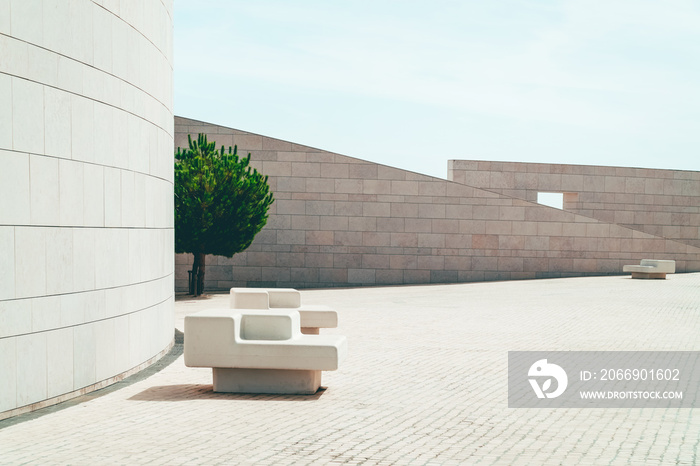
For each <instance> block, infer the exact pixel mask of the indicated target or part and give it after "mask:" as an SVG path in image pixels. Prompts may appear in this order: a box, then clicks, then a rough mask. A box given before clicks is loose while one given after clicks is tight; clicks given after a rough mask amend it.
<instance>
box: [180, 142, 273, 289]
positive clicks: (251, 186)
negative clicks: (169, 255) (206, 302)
mask: <svg viewBox="0 0 700 466" xmlns="http://www.w3.org/2000/svg"><path fill="white" fill-rule="evenodd" d="M188 140H189V148H188V149H184V150H180V149H179V148H178V150H177V152H176V154H175V251H176V252H178V253H193V254H194V256H195V260H194V265H193V270H192V281H193V280H194V278H195V276H196V277H197V286H196V287H195V289H194V290H192V283H191V285H190V292H193V291H194V294H195V295H199V294H201V293H202V291H203V285H204V265H205V264H204V258H205V255H206V254H215V255H218V256H226V257H232V256H233V255H234V254H236V253H238V252H241V251H243V250H245V249H246V248H247V247H248V246H250V243H252V242H253V239H254V238H255V235H256V234H257V233H258V232H259V231H260V230H261V229H262V228H263V227H264V226H265V224H266V223H267V217H268V214H267V212H268V209H269V208H270V205H272V203H273V202H274V197H273V195H272V193H271V192H270V186H269V185H268V184H267V176H263V175H262V174H260V173H258V171H257V170H256V169H254V168H252V167H251V166H250V154H248V156H247V157H245V158H239V157H238V153H237V152H238V147H236V146H234V148H233V149H231V148H230V147H229V149H228V151H225V150H224V147H223V146H221V149H220V150H218V151H217V150H216V143H215V142H211V143H210V142H208V141H207V136H206V135H204V134H200V135H199V136H198V137H197V140H196V141H193V140H192V137H191V136H188Z"/></svg>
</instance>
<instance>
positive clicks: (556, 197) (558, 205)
mask: <svg viewBox="0 0 700 466" xmlns="http://www.w3.org/2000/svg"><path fill="white" fill-rule="evenodd" d="M537 203H538V204H542V205H546V206H549V207H554V208H555V209H563V208H564V193H537Z"/></svg>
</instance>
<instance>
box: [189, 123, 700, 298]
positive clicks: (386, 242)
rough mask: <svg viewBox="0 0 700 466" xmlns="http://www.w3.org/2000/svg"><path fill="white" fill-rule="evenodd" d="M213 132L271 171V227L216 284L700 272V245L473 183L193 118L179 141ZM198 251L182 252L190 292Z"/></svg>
mask: <svg viewBox="0 0 700 466" xmlns="http://www.w3.org/2000/svg"><path fill="white" fill-rule="evenodd" d="M200 132H202V133H206V134H208V137H209V140H210V141H212V140H213V141H216V142H217V144H218V145H224V146H227V147H228V146H229V145H234V144H235V145H238V150H239V153H242V154H245V153H248V152H250V153H251V154H252V158H251V160H252V161H253V164H254V166H255V167H256V168H258V170H260V171H261V172H262V173H264V174H266V175H269V177H270V183H271V187H272V191H273V192H274V194H275V197H276V199H277V201H276V202H275V204H274V205H273V207H272V210H271V215H270V219H269V221H268V225H267V226H266V227H265V228H264V229H263V230H262V231H261V232H260V233H259V235H258V236H257V237H256V239H255V241H254V243H253V244H252V245H251V247H250V248H249V249H248V250H247V251H245V252H243V253H240V254H237V255H235V256H234V257H233V258H231V259H229V258H225V257H211V256H210V257H209V258H208V262H209V265H208V266H207V274H206V279H207V282H206V286H207V288H208V289H210V290H214V289H218V290H225V289H227V288H229V287H231V286H278V287H287V286H291V287H299V288H304V287H333V286H355V285H398V284H421V283H450V282H468V281H482V280H509V279H527V278H539V277H564V276H579V275H601V274H619V273H621V271H622V266H623V265H624V264H628V263H638V262H639V260H640V259H641V258H647V257H656V258H661V257H663V258H669V259H675V260H676V261H677V266H678V271H679V272H682V271H691V270H692V271H697V270H700V249H698V248H694V247H692V246H688V245H686V244H682V243H679V242H676V241H671V240H668V239H665V238H661V237H657V236H653V235H650V234H646V233H643V232H639V231H635V230H632V229H629V228H625V227H622V226H619V225H613V224H609V223H605V222H601V221H599V220H596V219H593V218H590V217H586V216H582V215H577V214H574V213H571V212H564V211H561V210H558V209H553V208H550V207H546V206H541V205H538V204H536V203H532V202H528V201H525V200H522V199H517V198H514V197H509V196H505V195H502V194H498V193H495V192H492V191H487V190H483V189H477V188H474V187H470V186H466V185H464V184H460V183H456V182H451V181H446V180H443V179H439V178H433V177H429V176H426V175H421V174H417V173H412V172H408V171H405V170H400V169H396V168H392V167H387V166H384V165H379V164H376V163H372V162H368V161H365V160H360V159H356V158H352V157H347V156H343V155H338V154H334V153H330V152H326V151H322V150H319V149H314V148H311V147H306V146H301V145H297V144H294V143H290V142H286V141H281V140H278V139H273V138H269V137H265V136H260V135H256V134H251V133H246V132H244V131H239V130H234V129H230V128H225V127H221V126H216V125H212V124H207V123H203V122H200V121H195V120H188V119H185V118H179V117H177V118H176V122H175V144H176V146H177V147H186V145H187V134H192V135H196V134H197V133H200ZM191 263H192V259H191V257H189V256H187V255H177V256H176V287H177V289H178V290H185V289H186V284H187V271H188V270H189V269H190V268H191Z"/></svg>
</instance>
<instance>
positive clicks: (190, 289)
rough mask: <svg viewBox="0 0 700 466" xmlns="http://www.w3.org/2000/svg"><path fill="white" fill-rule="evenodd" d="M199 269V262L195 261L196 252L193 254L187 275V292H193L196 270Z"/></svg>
mask: <svg viewBox="0 0 700 466" xmlns="http://www.w3.org/2000/svg"><path fill="white" fill-rule="evenodd" d="M198 270H199V262H198V261H197V254H195V255H194V261H193V262H192V270H190V273H189V276H188V277H187V279H188V280H187V286H188V292H189V294H194V292H195V284H196V282H197V278H196V277H197V271H198Z"/></svg>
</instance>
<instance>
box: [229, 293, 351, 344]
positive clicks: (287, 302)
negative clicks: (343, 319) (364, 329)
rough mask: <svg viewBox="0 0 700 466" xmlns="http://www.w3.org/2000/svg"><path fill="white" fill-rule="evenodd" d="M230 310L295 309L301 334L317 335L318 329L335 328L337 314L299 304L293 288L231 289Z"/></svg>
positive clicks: (299, 294)
mask: <svg viewBox="0 0 700 466" xmlns="http://www.w3.org/2000/svg"><path fill="white" fill-rule="evenodd" d="M231 309H295V310H297V311H299V315H300V316H301V333H303V334H306V335H318V334H319V329H322V328H336V327H337V326H338V313H337V312H336V311H335V310H333V309H331V308H330V307H327V306H314V305H303V306H302V304H301V293H299V291H297V290H295V289H293V288H231Z"/></svg>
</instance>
